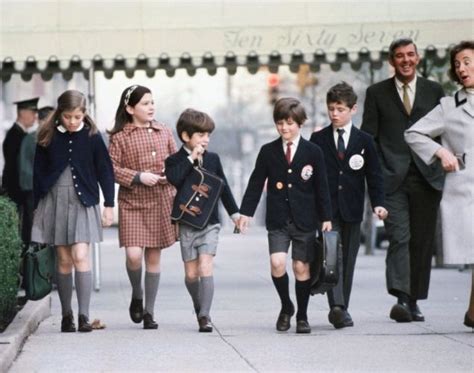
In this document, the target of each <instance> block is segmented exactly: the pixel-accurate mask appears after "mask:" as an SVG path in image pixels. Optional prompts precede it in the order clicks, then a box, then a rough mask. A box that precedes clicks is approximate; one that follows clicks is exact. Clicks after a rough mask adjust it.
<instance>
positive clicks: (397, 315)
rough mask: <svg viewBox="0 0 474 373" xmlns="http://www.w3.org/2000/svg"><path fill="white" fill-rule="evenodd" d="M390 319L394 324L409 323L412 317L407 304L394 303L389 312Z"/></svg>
mask: <svg viewBox="0 0 474 373" xmlns="http://www.w3.org/2000/svg"><path fill="white" fill-rule="evenodd" d="M390 318H391V319H392V320H395V321H396V322H411V321H412V315H411V310H410V306H409V305H408V303H405V302H398V303H396V304H395V305H394V306H393V307H392V309H391V310H390Z"/></svg>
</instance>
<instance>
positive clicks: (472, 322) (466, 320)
mask: <svg viewBox="0 0 474 373" xmlns="http://www.w3.org/2000/svg"><path fill="white" fill-rule="evenodd" d="M464 325H466V326H467V327H468V328H474V320H473V319H471V318H470V317H469V315H468V314H467V312H466V314H465V315H464Z"/></svg>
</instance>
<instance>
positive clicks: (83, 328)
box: [77, 315, 92, 333]
mask: <svg viewBox="0 0 474 373" xmlns="http://www.w3.org/2000/svg"><path fill="white" fill-rule="evenodd" d="M77 330H78V331H80V332H82V333H89V332H91V331H92V325H91V324H89V318H88V317H87V316H86V315H79V328H78V329H77Z"/></svg>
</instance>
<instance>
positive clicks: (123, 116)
mask: <svg viewBox="0 0 474 373" xmlns="http://www.w3.org/2000/svg"><path fill="white" fill-rule="evenodd" d="M147 93H151V91H150V89H149V88H147V87H144V86H142V85H137V84H135V85H132V86H130V87H127V88H125V90H124V91H123V92H122V95H121V96H120V101H119V105H118V107H117V112H116V113H115V125H114V128H112V130H111V131H108V133H109V134H110V135H113V134H115V133H117V132H120V131H122V130H123V128H124V127H125V125H126V124H127V123H132V122H133V118H132V116H131V115H130V114H129V113H128V112H127V110H126V107H127V106H132V107H134V106H135V105H136V104H138V103H139V102H140V100H141V99H142V97H143V96H144V95H145V94H147Z"/></svg>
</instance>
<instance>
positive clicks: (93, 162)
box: [33, 126, 115, 208]
mask: <svg viewBox="0 0 474 373" xmlns="http://www.w3.org/2000/svg"><path fill="white" fill-rule="evenodd" d="M67 166H70V168H71V173H72V178H73V180H74V189H75V190H76V193H77V196H78V198H79V200H80V201H81V203H82V204H83V205H84V206H86V207H89V206H94V205H97V204H98V203H99V186H98V185H97V183H99V184H100V187H101V189H102V194H103V196H104V206H106V207H113V206H114V195H115V188H114V171H113V167H112V162H111V160H110V156H109V153H108V151H107V148H106V146H105V143H104V140H103V139H102V136H101V135H100V133H96V134H94V135H90V134H89V127H87V126H84V127H83V128H82V129H81V130H80V131H78V132H65V133H61V132H59V131H57V130H55V131H54V135H53V138H52V139H51V143H50V144H49V145H48V146H46V147H44V146H41V145H39V144H38V145H37V146H36V155H35V162H34V169H33V194H34V206H35V208H36V207H37V206H38V203H39V200H40V199H41V198H43V197H45V196H46V194H47V193H48V192H49V190H50V189H51V188H52V187H53V186H54V184H55V183H56V182H57V180H58V179H59V176H60V175H61V174H62V172H63V171H64V170H65V168H66V167H67Z"/></svg>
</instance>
